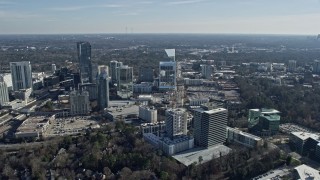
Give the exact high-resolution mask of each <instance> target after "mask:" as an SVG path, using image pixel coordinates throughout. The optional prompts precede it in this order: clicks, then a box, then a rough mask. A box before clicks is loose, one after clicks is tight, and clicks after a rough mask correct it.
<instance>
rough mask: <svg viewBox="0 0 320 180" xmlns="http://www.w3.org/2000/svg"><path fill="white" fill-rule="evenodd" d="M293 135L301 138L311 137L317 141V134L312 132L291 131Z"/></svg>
mask: <svg viewBox="0 0 320 180" xmlns="http://www.w3.org/2000/svg"><path fill="white" fill-rule="evenodd" d="M291 134H293V135H294V136H296V137H298V138H299V139H301V140H307V139H308V138H312V139H314V140H317V141H319V136H318V135H316V134H313V133H307V132H292V133H291Z"/></svg>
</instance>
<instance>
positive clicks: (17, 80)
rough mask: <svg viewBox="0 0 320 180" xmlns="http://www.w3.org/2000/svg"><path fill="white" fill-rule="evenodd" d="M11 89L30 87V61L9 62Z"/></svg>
mask: <svg viewBox="0 0 320 180" xmlns="http://www.w3.org/2000/svg"><path fill="white" fill-rule="evenodd" d="M10 70H11V75H12V85H13V90H14V91H18V90H20V89H29V88H32V70H31V64H30V61H21V62H11V63H10Z"/></svg>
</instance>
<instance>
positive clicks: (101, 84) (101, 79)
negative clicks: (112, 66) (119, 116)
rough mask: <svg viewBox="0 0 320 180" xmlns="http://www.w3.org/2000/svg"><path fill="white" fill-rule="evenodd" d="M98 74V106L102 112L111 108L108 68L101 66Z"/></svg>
mask: <svg viewBox="0 0 320 180" xmlns="http://www.w3.org/2000/svg"><path fill="white" fill-rule="evenodd" d="M98 72H99V76H98V106H99V109H100V110H103V109H104V108H107V107H108V106H109V76H108V66H99V67H98Z"/></svg>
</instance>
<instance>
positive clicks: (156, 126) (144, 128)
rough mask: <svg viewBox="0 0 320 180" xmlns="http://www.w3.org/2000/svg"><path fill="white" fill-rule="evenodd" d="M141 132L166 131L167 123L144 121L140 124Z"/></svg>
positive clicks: (158, 132)
mask: <svg viewBox="0 0 320 180" xmlns="http://www.w3.org/2000/svg"><path fill="white" fill-rule="evenodd" d="M140 129H141V132H142V133H143V134H145V133H153V134H160V133H162V132H164V131H165V129H166V124H165V122H164V121H161V122H156V123H143V124H141V125H140Z"/></svg>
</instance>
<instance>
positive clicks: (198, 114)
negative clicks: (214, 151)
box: [194, 108, 228, 148]
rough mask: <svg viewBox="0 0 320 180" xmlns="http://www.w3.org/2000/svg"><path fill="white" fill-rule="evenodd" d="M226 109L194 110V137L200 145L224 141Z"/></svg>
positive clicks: (208, 145) (226, 119)
mask: <svg viewBox="0 0 320 180" xmlns="http://www.w3.org/2000/svg"><path fill="white" fill-rule="evenodd" d="M227 123H228V110H226V109H224V108H218V109H212V110H209V111H206V110H204V109H197V110H195V112H194V139H195V143H196V145H198V146H201V147H206V148H208V147H211V146H214V145H218V144H222V143H224V142H225V141H226V127H227Z"/></svg>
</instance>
